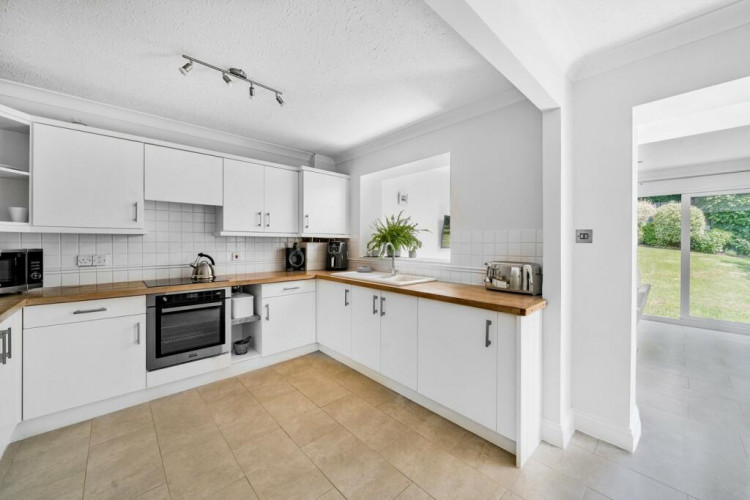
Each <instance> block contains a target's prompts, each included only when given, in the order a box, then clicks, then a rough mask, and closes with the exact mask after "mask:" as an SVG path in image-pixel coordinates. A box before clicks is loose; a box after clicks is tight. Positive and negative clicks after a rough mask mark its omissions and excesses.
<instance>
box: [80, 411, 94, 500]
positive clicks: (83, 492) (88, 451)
mask: <svg viewBox="0 0 750 500" xmlns="http://www.w3.org/2000/svg"><path fill="white" fill-rule="evenodd" d="M89 422H90V425H89V442H88V446H87V447H86V464H85V465H84V466H83V488H82V489H81V500H83V498H84V497H85V496H86V479H87V477H88V474H89V458H90V457H91V435H92V434H93V433H94V419H93V418H92V419H91V420H89Z"/></svg>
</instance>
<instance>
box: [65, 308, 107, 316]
mask: <svg viewBox="0 0 750 500" xmlns="http://www.w3.org/2000/svg"><path fill="white" fill-rule="evenodd" d="M106 310H107V308H106V307H97V308H96V309H78V310H77V311H73V314H89V313H99V312H104V311H106Z"/></svg>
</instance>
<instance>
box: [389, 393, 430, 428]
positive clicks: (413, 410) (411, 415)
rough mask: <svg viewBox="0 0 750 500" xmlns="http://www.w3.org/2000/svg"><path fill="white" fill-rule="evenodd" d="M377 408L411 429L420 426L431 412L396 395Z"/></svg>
mask: <svg viewBox="0 0 750 500" xmlns="http://www.w3.org/2000/svg"><path fill="white" fill-rule="evenodd" d="M378 409H379V410H381V411H383V412H384V413H387V414H388V415H390V416H392V417H393V418H395V419H396V420H398V421H399V422H401V423H402V424H404V425H405V426H407V427H409V428H410V429H413V430H416V429H418V428H419V427H421V426H422V425H423V424H424V422H425V421H426V420H427V419H428V418H430V415H432V414H433V413H432V412H431V411H430V410H428V409H427V408H425V407H423V406H420V405H418V404H417V403H415V402H413V401H411V400H409V399H406V398H405V397H403V396H396V397H395V398H392V399H390V400H388V401H386V402H384V403H382V404H380V405H378Z"/></svg>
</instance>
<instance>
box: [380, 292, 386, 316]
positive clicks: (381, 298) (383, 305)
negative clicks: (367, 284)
mask: <svg viewBox="0 0 750 500" xmlns="http://www.w3.org/2000/svg"><path fill="white" fill-rule="evenodd" d="M380 315H381V316H385V297H380Z"/></svg>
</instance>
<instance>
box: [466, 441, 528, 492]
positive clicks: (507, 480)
mask: <svg viewBox="0 0 750 500" xmlns="http://www.w3.org/2000/svg"><path fill="white" fill-rule="evenodd" d="M476 468H477V469H478V470H479V472H481V473H482V474H484V475H485V476H487V477H489V478H490V479H492V480H493V481H495V482H496V483H499V484H501V485H503V486H504V487H506V488H510V487H511V486H513V483H514V482H515V481H516V479H517V478H518V474H519V472H520V470H521V469H518V468H516V457H515V455H512V454H510V453H508V452H507V451H505V450H503V449H502V448H500V447H498V446H495V445H494V444H492V443H487V444H486V445H485V446H484V448H482V453H481V454H480V455H479V458H478V459H477V463H476Z"/></svg>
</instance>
